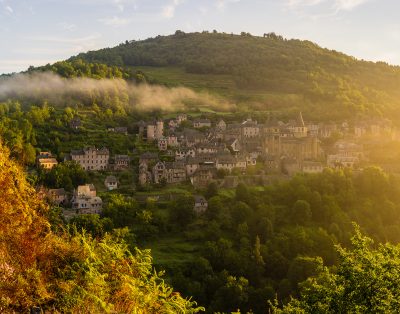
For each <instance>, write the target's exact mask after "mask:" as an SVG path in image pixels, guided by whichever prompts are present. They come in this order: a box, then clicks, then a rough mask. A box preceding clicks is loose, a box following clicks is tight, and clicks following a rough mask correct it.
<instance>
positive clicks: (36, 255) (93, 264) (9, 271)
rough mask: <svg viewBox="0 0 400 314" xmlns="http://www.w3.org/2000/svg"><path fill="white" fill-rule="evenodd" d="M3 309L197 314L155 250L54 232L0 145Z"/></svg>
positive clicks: (111, 239) (109, 238) (44, 209)
mask: <svg viewBox="0 0 400 314" xmlns="http://www.w3.org/2000/svg"><path fill="white" fill-rule="evenodd" d="M0 165H2V166H1V167H0V189H1V193H0V235H1V237H0V278H1V284H0V295H1V298H0V309H1V312H3V313H24V312H29V310H30V309H31V308H32V307H40V311H41V312H49V313H50V312H56V313H110V312H117V313H197V312H199V311H201V310H203V309H202V308H199V307H197V306H196V303H195V302H193V301H190V300H186V299H184V298H182V297H181V296H180V295H179V293H174V292H173V290H172V289H171V287H169V286H168V285H166V284H165V283H164V281H163V280H162V279H161V278H160V274H159V273H157V272H155V271H154V268H153V264H152V258H151V256H150V251H149V250H143V251H142V250H139V249H137V248H136V249H134V250H133V252H131V251H129V249H128V246H127V244H126V243H124V242H123V241H119V240H117V239H116V238H114V237H112V236H111V235H106V236H105V237H103V238H98V239H94V238H93V237H91V236H88V235H87V234H81V233H76V232H72V233H62V232H61V231H60V232H59V233H57V234H55V233H53V232H52V231H51V229H50V225H49V222H48V221H47V219H46V217H45V214H46V213H47V211H48V208H47V206H46V204H44V203H43V202H42V200H41V199H40V198H39V196H38V195H37V194H36V192H35V190H34V189H33V188H32V187H31V186H30V185H29V184H28V182H27V181H26V179H25V176H24V172H23V170H22V169H21V168H20V167H19V166H17V165H16V164H15V162H13V161H11V160H10V159H9V151H8V150H7V149H5V148H4V147H3V146H2V145H1V144H0Z"/></svg>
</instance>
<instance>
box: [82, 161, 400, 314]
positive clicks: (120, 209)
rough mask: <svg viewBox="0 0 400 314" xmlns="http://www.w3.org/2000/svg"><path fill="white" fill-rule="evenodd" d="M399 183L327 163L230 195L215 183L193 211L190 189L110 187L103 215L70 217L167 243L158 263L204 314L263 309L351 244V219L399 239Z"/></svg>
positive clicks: (139, 239) (374, 171)
mask: <svg viewBox="0 0 400 314" xmlns="http://www.w3.org/2000/svg"><path fill="white" fill-rule="evenodd" d="M399 188H400V182H398V179H396V178H394V177H391V176H388V175H386V174H385V173H383V172H382V171H381V170H380V169H378V168H367V169H365V170H364V171H363V172H361V173H357V174H354V173H352V172H351V171H345V172H341V171H339V172H335V171H331V170H329V171H325V172H324V173H323V174H319V175H301V176H297V177H295V178H293V179H292V180H290V181H288V182H282V183H276V184H273V185H272V186H269V187H266V188H264V189H259V188H257V189H255V188H251V187H247V186H245V185H243V184H240V185H239V186H238V188H237V189H236V193H234V194H233V195H232V194H229V193H228V194H226V192H223V191H219V190H218V189H217V191H215V187H212V186H211V187H209V188H208V189H207V191H206V192H208V193H210V194H209V196H210V198H209V208H208V210H207V212H206V213H205V214H204V215H201V216H196V215H193V212H192V207H193V200H192V199H191V198H190V197H187V196H182V197H179V198H177V199H175V200H174V201H172V202H168V203H167V204H164V205H163V204H157V203H154V202H151V201H148V202H147V203H146V204H138V203H136V202H135V201H134V200H132V199H130V198H125V199H124V198H123V197H122V196H118V195H113V196H112V197H111V199H110V200H109V202H108V205H106V208H105V209H104V211H103V218H100V219H98V218H95V217H92V218H91V222H90V223H88V221H87V218H86V217H83V218H79V219H77V220H76V221H75V223H81V224H82V223H83V224H86V226H87V227H86V229H87V230H89V231H91V232H92V233H94V234H96V233H98V232H99V230H100V232H101V230H105V231H106V230H107V228H115V227H118V228H121V227H125V226H127V227H129V230H130V231H129V232H128V233H127V234H126V236H128V237H129V241H130V243H133V244H138V245H141V246H143V247H148V246H150V247H154V248H155V251H156V253H157V252H158V253H160V251H159V248H158V247H159V246H160V245H161V243H162V242H164V241H165V242H166V243H169V244H168V246H167V248H166V253H165V256H164V255H163V254H161V255H158V254H157V256H158V258H157V259H156V263H157V264H158V265H159V266H161V267H163V268H165V269H166V270H167V273H168V275H169V280H170V281H171V283H173V285H174V287H176V288H177V289H178V290H179V291H181V292H183V293H184V294H185V295H187V296H193V297H194V298H195V299H196V300H198V301H199V302H200V304H202V305H204V306H206V308H207V311H208V312H209V313H213V312H218V311H224V312H229V311H235V310H236V309H238V308H239V309H241V310H242V311H243V312H246V311H250V310H252V311H253V312H254V313H265V312H266V311H267V310H268V308H269V305H268V302H267V301H268V300H271V301H272V300H274V299H275V297H276V295H277V296H278V299H279V300H280V302H287V301H289V300H290V297H291V296H298V295H299V293H300V287H301V286H300V285H299V284H300V283H301V282H303V281H304V280H306V279H307V278H308V277H310V276H318V275H319V274H320V273H321V270H322V269H323V264H325V265H327V266H335V265H337V264H338V262H339V261H341V260H342V255H341V253H342V252H343V251H340V252H341V253H340V254H339V255H338V254H337V252H336V249H335V244H337V243H341V244H342V245H343V246H344V247H347V246H350V245H351V242H350V241H349V239H350V237H351V234H352V232H353V226H352V221H356V222H357V223H359V224H360V225H361V227H362V228H363V230H365V231H366V232H367V233H368V234H370V235H372V236H373V237H374V238H375V239H376V241H377V242H386V241H391V242H394V243H397V242H398V241H399V240H400V229H399V223H400V220H399V217H400V215H399V212H400V207H399V206H398V204H399V195H400V193H399ZM110 223H111V225H110ZM174 239H175V240H174ZM177 239H181V240H182V241H184V242H185V243H186V246H185V248H184V250H185V251H187V253H182V254H180V253H177V252H179V249H178V248H179V247H180V245H181V244H179V242H177ZM168 241H172V242H168ZM174 243H176V244H174ZM177 250H178V251H177ZM161 253H162V251H161ZM175 254H178V255H176V256H177V257H174V256H175Z"/></svg>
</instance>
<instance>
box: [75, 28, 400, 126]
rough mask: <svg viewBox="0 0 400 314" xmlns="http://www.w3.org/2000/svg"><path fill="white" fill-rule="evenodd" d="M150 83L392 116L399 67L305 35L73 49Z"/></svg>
mask: <svg viewBox="0 0 400 314" xmlns="http://www.w3.org/2000/svg"><path fill="white" fill-rule="evenodd" d="M78 59H83V60H85V61H87V62H91V63H104V64H107V65H111V66H118V67H121V68H123V69H127V71H128V70H130V71H132V69H135V70H141V71H143V72H145V73H146V75H147V76H148V77H149V81H150V82H154V83H160V84H165V85H168V86H176V85H184V86H187V87H190V88H193V89H196V90H208V91H210V92H212V93H216V94H220V95H223V96H224V97H227V98H229V99H232V100H233V101H235V102H237V103H238V104H240V106H241V108H251V109H261V110H288V111H291V110H293V111H294V110H299V109H300V110H302V111H303V112H305V113H306V114H307V115H309V116H311V118H316V117H319V118H324V119H343V118H349V117H353V116H354V115H367V116H368V115H383V116H389V115H390V116H391V117H396V118H398V117H400V112H399V110H398V108H399V99H400V94H399V89H398V87H399V84H400V68H399V67H396V66H390V65H388V64H386V63H383V62H378V63H373V62H367V61H362V60H357V59H355V58H353V57H350V56H347V55H345V54H343V53H340V52H337V51H333V50H328V49H324V48H321V47H319V46H318V45H316V44H314V43H312V42H310V41H302V40H297V39H284V38H282V37H281V36H278V35H276V34H274V33H268V34H265V35H264V37H258V36H252V35H251V34H249V33H242V34H240V35H234V34H225V33H218V32H211V33H210V32H202V33H184V32H182V31H177V32H176V33H175V34H174V35H171V36H157V37H155V38H149V39H146V40H143V41H126V42H125V43H122V44H120V45H119V46H117V47H114V48H105V49H101V50H98V51H90V52H88V53H82V54H79V55H78V56H76V57H73V58H71V59H70V60H75V61H76V60H78Z"/></svg>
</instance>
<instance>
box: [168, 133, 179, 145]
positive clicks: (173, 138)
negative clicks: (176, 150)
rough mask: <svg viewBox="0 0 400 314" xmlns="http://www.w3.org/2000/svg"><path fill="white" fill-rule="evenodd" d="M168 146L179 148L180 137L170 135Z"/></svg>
mask: <svg viewBox="0 0 400 314" xmlns="http://www.w3.org/2000/svg"><path fill="white" fill-rule="evenodd" d="M167 144H168V147H178V146H179V142H178V137H177V136H176V135H175V134H170V135H168V136H167Z"/></svg>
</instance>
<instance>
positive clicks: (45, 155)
mask: <svg viewBox="0 0 400 314" xmlns="http://www.w3.org/2000/svg"><path fill="white" fill-rule="evenodd" d="M36 164H37V166H38V167H42V168H43V169H46V170H50V169H52V168H53V167H54V166H57V165H58V161H57V159H55V158H54V157H53V156H52V155H51V153H50V152H40V153H39V155H38V156H37V157H36Z"/></svg>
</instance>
